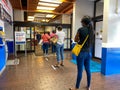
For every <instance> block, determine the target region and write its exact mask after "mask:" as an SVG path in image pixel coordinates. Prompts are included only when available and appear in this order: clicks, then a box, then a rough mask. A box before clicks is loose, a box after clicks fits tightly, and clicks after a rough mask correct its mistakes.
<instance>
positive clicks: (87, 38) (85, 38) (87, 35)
mask: <svg viewBox="0 0 120 90" xmlns="http://www.w3.org/2000/svg"><path fill="white" fill-rule="evenodd" d="M88 37H89V35H87V36H86V38H85V40H84V42H83V43H82V47H83V46H84V44H85V42H86V41H87V39H88Z"/></svg>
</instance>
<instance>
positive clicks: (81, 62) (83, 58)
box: [76, 52, 91, 88]
mask: <svg viewBox="0 0 120 90" xmlns="http://www.w3.org/2000/svg"><path fill="white" fill-rule="evenodd" d="M90 59H91V54H90V52H80V54H79V55H78V56H77V70H78V73H77V81H76V88H79V86H80V82H81V79H82V72H83V66H84V67H85V71H86V74H87V87H90V81H91V72H90Z"/></svg>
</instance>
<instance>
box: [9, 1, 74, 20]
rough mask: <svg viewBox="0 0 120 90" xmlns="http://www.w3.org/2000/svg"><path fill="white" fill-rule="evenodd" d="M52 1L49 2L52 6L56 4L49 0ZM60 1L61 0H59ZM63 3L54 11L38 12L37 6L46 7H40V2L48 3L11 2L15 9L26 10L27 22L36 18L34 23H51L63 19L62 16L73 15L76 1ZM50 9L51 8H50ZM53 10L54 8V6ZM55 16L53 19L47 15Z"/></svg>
mask: <svg viewBox="0 0 120 90" xmlns="http://www.w3.org/2000/svg"><path fill="white" fill-rule="evenodd" d="M48 1H52V2H49V3H50V4H56V3H57V2H54V3H53V1H55V0H48ZM59 1H60V0H59ZM61 1H62V3H59V4H58V3H57V4H58V5H59V6H57V7H56V6H55V9H54V10H38V9H37V6H44V5H41V4H40V5H38V2H41V3H47V2H45V1H42V0H10V2H11V4H12V7H13V9H18V10H24V11H25V17H26V18H25V21H27V20H28V16H34V21H36V22H51V21H54V20H55V19H58V18H60V17H61V15H62V14H71V13H72V11H73V3H74V1H75V0H61ZM48 7H49V9H50V8H51V7H50V6H48ZM52 8H53V6H52ZM48 14H49V15H51V14H52V15H53V16H52V17H47V16H46V15H48Z"/></svg>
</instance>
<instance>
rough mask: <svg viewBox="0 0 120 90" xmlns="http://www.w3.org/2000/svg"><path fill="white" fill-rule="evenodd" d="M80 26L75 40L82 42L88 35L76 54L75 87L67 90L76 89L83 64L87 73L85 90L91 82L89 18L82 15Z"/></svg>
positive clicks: (91, 30) (91, 37)
mask: <svg viewBox="0 0 120 90" xmlns="http://www.w3.org/2000/svg"><path fill="white" fill-rule="evenodd" d="M81 23H82V27H81V28H79V29H78V31H77V34H76V36H75V42H77V43H78V44H82V43H83V41H84V40H85V38H86V36H87V35H89V37H88V39H87V41H86V42H85V44H84V46H83V48H82V50H81V52H80V53H79V55H78V56H77V80H76V86H75V88H69V90H78V89H79V87H80V82H81V79H82V72H83V66H84V67H85V71H86V74H87V90H90V83H91V72H90V60H91V58H92V55H91V48H92V44H93V41H94V31H93V28H92V23H91V19H90V18H89V17H88V16H87V17H83V18H82V20H81Z"/></svg>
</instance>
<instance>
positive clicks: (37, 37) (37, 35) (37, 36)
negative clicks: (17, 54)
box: [36, 33, 41, 43]
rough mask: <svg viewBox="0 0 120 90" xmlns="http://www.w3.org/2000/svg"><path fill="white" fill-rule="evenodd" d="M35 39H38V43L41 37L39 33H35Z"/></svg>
mask: <svg viewBox="0 0 120 90" xmlns="http://www.w3.org/2000/svg"><path fill="white" fill-rule="evenodd" d="M36 39H37V41H38V43H39V42H40V39H41V35H40V33H37V34H36Z"/></svg>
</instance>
